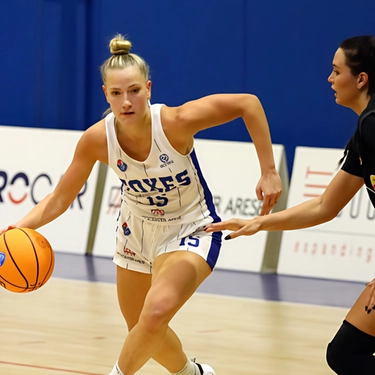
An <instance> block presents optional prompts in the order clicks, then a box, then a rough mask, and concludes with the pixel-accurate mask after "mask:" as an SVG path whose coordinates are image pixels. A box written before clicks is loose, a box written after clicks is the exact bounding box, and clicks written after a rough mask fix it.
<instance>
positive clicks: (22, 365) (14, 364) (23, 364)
mask: <svg viewBox="0 0 375 375" xmlns="http://www.w3.org/2000/svg"><path fill="white" fill-rule="evenodd" d="M0 364H3V365H11V366H21V367H30V368H38V369H41V370H51V371H60V372H69V373H70V374H81V375H102V374H94V373H92V372H82V371H75V370H67V369H63V368H57V367H46V366H37V365H28V364H26V363H17V362H6V361H0Z"/></svg>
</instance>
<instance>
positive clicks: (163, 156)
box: [159, 154, 174, 168]
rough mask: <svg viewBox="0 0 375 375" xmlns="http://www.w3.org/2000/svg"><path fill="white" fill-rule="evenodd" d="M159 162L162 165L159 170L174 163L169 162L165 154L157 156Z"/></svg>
mask: <svg viewBox="0 0 375 375" xmlns="http://www.w3.org/2000/svg"><path fill="white" fill-rule="evenodd" d="M159 160H160V161H161V162H162V163H163V164H160V168H164V167H166V166H167V165H169V164H173V163H174V161H173V160H169V156H168V155H167V154H161V155H160V156H159Z"/></svg>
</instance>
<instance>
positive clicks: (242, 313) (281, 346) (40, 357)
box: [0, 278, 347, 375]
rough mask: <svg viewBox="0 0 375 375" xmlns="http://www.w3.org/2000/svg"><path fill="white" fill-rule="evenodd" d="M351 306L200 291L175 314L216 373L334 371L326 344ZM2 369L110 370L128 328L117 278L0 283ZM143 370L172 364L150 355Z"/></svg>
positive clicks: (152, 372)
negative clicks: (28, 287) (35, 285)
mask: <svg viewBox="0 0 375 375" xmlns="http://www.w3.org/2000/svg"><path fill="white" fill-rule="evenodd" d="M346 312H347V309H344V308H333V307H323V306H316V305H304V304H292V303H285V302H272V301H264V300H259V299H249V298H239V297H226V296H217V295H212V294H202V293H197V294H195V295H194V296H193V297H192V298H191V299H190V300H189V301H188V302H187V303H186V305H185V306H184V307H183V308H182V309H181V311H180V312H179V313H178V315H177V316H176V317H175V318H174V319H173V321H172V322H171V326H172V327H173V329H174V330H175V331H176V332H177V333H178V335H179V336H180V338H181V340H182V342H183V345H184V348H185V351H186V353H187V354H188V355H189V356H190V357H191V358H193V357H196V358H197V360H198V361H200V362H203V363H209V364H210V365H211V366H212V367H213V368H214V369H215V371H216V374H217V375H302V374H303V375H330V374H332V372H331V370H330V369H329V368H328V366H327V365H326V362H325V348H326V345H327V343H328V342H329V341H330V340H331V338H332V337H333V335H334V333H335V332H336V330H337V328H338V327H339V325H340V324H341V321H342V320H343V318H344V316H345V313H346ZM0 335H1V340H0V374H1V375H47V374H50V375H72V374H82V375H84V374H86V375H108V373H109V372H110V371H111V369H112V367H113V364H114V363H115V361H116V359H117V355H118V353H119V350H120V348H121V346H122V343H123V339H124V337H125V336H126V328H125V324H124V322H123V319H122V316H121V314H120V310H119V308H118V305H117V297H116V289H115V285H114V284H110V283H108V284H107V283H96V282H88V281H76V280H67V279H58V278H52V279H51V280H50V281H49V282H48V284H47V285H45V286H44V287H42V288H41V289H40V290H38V291H36V292H32V293H29V294H23V295H21V294H15V293H11V292H8V291H6V290H4V289H2V288H0ZM139 374H143V375H146V374H147V375H162V374H166V375H167V374H168V372H167V371H166V370H165V369H163V368H162V367H160V366H159V365H158V364H156V363H154V362H153V361H150V362H149V363H147V364H146V365H145V366H144V367H143V368H142V370H141V371H139Z"/></svg>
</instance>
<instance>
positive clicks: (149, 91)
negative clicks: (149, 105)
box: [146, 80, 152, 100]
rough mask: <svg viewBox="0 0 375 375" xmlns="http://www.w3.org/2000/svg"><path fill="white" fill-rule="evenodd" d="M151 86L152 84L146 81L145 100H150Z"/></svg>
mask: <svg viewBox="0 0 375 375" xmlns="http://www.w3.org/2000/svg"><path fill="white" fill-rule="evenodd" d="M151 86H152V82H151V81H150V80H148V81H147V84H146V87H147V99H148V100H150V99H151Z"/></svg>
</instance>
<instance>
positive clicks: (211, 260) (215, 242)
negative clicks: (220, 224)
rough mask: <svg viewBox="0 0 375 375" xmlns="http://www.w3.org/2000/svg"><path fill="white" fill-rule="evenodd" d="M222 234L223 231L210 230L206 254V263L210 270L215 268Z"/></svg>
mask: <svg viewBox="0 0 375 375" xmlns="http://www.w3.org/2000/svg"><path fill="white" fill-rule="evenodd" d="M222 235H223V232H212V242H211V246H210V251H209V252H208V256H207V263H208V265H209V266H210V267H211V269H212V270H213V269H214V268H215V265H216V262H217V259H218V258H219V254H220V249H221V238H222Z"/></svg>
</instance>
